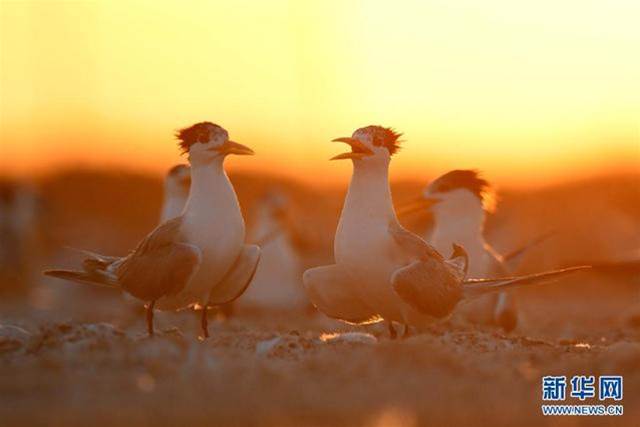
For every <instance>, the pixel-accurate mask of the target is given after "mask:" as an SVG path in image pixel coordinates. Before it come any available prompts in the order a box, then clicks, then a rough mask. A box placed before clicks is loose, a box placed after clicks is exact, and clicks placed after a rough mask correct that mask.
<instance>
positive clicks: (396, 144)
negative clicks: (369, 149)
mask: <svg viewBox="0 0 640 427" xmlns="http://www.w3.org/2000/svg"><path fill="white" fill-rule="evenodd" d="M358 130H360V131H363V132H365V133H368V134H369V135H371V141H372V142H373V145H376V146H378V147H386V148H387V150H389V154H391V155H393V154H395V153H396V152H397V151H398V150H399V149H400V141H399V139H400V137H401V136H402V134H401V133H399V132H396V131H395V130H393V129H392V128H385V127H382V126H377V125H371V126H367V127H364V128H362V129H358Z"/></svg>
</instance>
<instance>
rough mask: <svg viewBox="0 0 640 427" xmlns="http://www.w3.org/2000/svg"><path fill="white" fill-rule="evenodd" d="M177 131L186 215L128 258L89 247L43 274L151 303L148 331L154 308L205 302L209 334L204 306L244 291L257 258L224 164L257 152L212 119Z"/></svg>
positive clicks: (157, 230) (223, 301)
mask: <svg viewBox="0 0 640 427" xmlns="http://www.w3.org/2000/svg"><path fill="white" fill-rule="evenodd" d="M176 137H177V139H178V140H179V145H180V148H181V149H182V150H183V152H184V153H186V154H188V159H189V164H190V166H191V191H190V194H189V198H188V199H187V203H186V206H185V208H184V211H183V212H182V214H180V215H179V216H178V217H176V218H173V219H170V220H168V221H166V222H164V223H162V224H160V225H159V226H158V227H157V228H155V229H154V230H153V231H152V232H151V233H149V234H148V235H147V236H146V237H145V238H144V239H142V241H141V242H140V243H139V244H138V245H137V246H136V248H135V249H133V250H132V251H131V252H130V253H129V254H128V255H126V256H124V257H113V256H104V255H100V254H96V253H93V252H89V251H84V253H85V254H86V258H85V259H84V261H83V263H82V269H81V270H47V271H45V272H44V274H45V275H48V276H53V277H57V278H60V279H65V280H70V281H74V282H79V283H88V284H98V285H106V286H109V287H114V288H120V289H122V290H123V291H125V292H127V293H129V294H131V295H133V296H134V297H136V298H138V299H140V300H142V301H145V302H147V305H146V314H147V315H146V318H147V331H148V334H149V336H152V335H153V333H154V328H153V311H154V309H155V308H158V309H160V310H179V309H184V308H188V307H194V308H199V307H201V308H203V310H202V316H201V328H202V333H203V336H204V338H207V337H209V333H208V324H207V308H208V307H210V306H218V305H222V304H226V303H228V302H231V301H233V300H235V299H236V298H238V297H239V296H240V295H242V293H243V292H244V291H245V290H246V288H247V286H249V284H250V282H251V280H252V278H253V275H254V274H255V271H256V268H257V265H258V262H259V259H260V248H259V247H258V246H257V245H247V244H245V243H244V239H245V224H244V219H243V217H242V212H241V210H240V205H239V203H238V198H237V196H236V193H235V190H234V188H233V186H232V184H231V182H230V181H229V178H228V177H227V174H226V172H225V170H224V160H225V159H226V158H227V156H229V155H234V154H235V155H253V154H254V152H253V150H251V149H250V148H249V147H247V146H244V145H242V144H239V143H237V142H234V141H231V140H230V139H229V134H228V132H227V131H226V130H225V129H224V128H222V127H221V126H219V125H217V124H214V123H212V122H207V121H205V122H200V123H196V124H194V125H192V126H190V127H186V128H183V129H181V130H179V131H178V132H177V133H176Z"/></svg>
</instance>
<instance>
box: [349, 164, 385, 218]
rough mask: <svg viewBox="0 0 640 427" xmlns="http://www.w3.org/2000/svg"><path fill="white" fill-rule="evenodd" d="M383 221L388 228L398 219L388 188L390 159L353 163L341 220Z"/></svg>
mask: <svg viewBox="0 0 640 427" xmlns="http://www.w3.org/2000/svg"><path fill="white" fill-rule="evenodd" d="M348 219H352V220H354V221H357V222H358V221H362V222H380V223H382V224H384V226H385V227H386V226H387V225H388V224H389V221H391V220H395V221H397V219H396V213H395V210H394V208H393V201H392V198H391V189H390V188H389V161H388V160H387V161H379V162H377V163H369V164H356V163H354V168H353V175H352V177H351V183H350V184H349V190H348V192H347V197H346V199H345V204H344V207H343V209H342V215H341V220H348Z"/></svg>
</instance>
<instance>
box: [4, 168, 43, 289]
mask: <svg viewBox="0 0 640 427" xmlns="http://www.w3.org/2000/svg"><path fill="white" fill-rule="evenodd" d="M45 211H46V204H45V202H44V199H43V198H42V196H41V194H40V192H39V191H38V190H37V189H36V188H35V187H34V186H33V185H30V184H28V183H26V182H18V181H12V180H6V179H2V180H0V291H4V290H7V291H11V292H15V291H24V290H26V287H27V285H28V284H29V282H30V279H31V278H30V271H31V267H32V266H33V263H34V262H38V258H39V256H40V255H41V252H42V249H43V243H44V240H45V235H44V230H43V224H42V223H43V220H44V219H45V218H44V216H45V215H44V213H45ZM5 287H7V289H4V288H5Z"/></svg>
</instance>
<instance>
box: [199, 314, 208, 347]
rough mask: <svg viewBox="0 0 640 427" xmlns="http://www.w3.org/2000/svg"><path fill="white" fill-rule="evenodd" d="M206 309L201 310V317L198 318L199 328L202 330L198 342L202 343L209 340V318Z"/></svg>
mask: <svg viewBox="0 0 640 427" xmlns="http://www.w3.org/2000/svg"><path fill="white" fill-rule="evenodd" d="M208 313H209V312H208V310H207V307H203V308H202V315H201V317H200V327H201V328H202V335H201V336H200V340H201V341H204V340H206V339H207V338H209V317H208Z"/></svg>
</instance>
